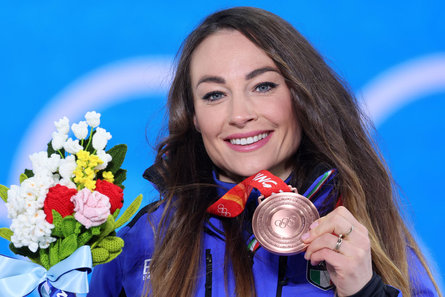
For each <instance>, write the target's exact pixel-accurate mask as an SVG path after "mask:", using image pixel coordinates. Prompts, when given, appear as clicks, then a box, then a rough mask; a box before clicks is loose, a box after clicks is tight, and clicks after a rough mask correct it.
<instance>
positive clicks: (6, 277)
mask: <svg viewBox="0 0 445 297" xmlns="http://www.w3.org/2000/svg"><path fill="white" fill-rule="evenodd" d="M92 263H93V262H92V258H91V248H90V246H82V247H80V248H78V249H77V250H76V251H75V252H74V253H73V254H72V255H71V256H69V257H68V258H66V259H65V260H63V261H61V262H59V263H57V264H56V265H54V266H52V267H51V268H50V269H49V270H46V269H45V268H44V267H43V266H41V265H39V264H35V263H32V262H29V261H26V260H19V259H13V258H9V257H6V256H3V255H0V297H22V296H25V295H27V294H29V293H31V292H32V291H34V290H35V289H36V288H37V287H38V286H39V285H40V284H42V283H44V282H45V281H48V282H49V283H50V284H51V285H52V286H53V287H55V288H57V289H60V290H64V291H67V292H72V293H77V294H86V293H88V273H90V272H91V269H92Z"/></svg>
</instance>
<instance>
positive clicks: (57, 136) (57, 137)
mask: <svg viewBox="0 0 445 297" xmlns="http://www.w3.org/2000/svg"><path fill="white" fill-rule="evenodd" d="M51 136H52V138H53V139H52V140H51V145H52V146H53V149H54V150H55V151H58V150H60V149H61V148H62V147H63V144H64V143H65V141H66V139H67V138H68V135H67V134H63V133H60V132H53V134H52V135H51Z"/></svg>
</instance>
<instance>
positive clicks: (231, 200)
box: [207, 170, 290, 218]
mask: <svg viewBox="0 0 445 297" xmlns="http://www.w3.org/2000/svg"><path fill="white" fill-rule="evenodd" d="M253 188H256V189H258V190H259V191H260V193H261V194H262V195H264V197H266V198H267V197H269V196H270V195H272V193H280V192H290V189H289V186H288V185H286V183H285V182H284V181H283V180H281V178H279V177H276V176H275V175H273V174H272V173H270V172H269V171H267V170H261V171H260V172H258V173H257V174H254V175H252V176H250V177H248V178H246V179H245V180H243V181H242V182H240V183H239V184H237V185H236V186H235V187H233V188H232V189H231V190H229V191H228V192H227V193H226V194H224V196H222V197H221V198H219V199H218V201H216V202H215V203H213V204H212V205H210V206H209V208H207V212H209V213H211V214H214V215H217V216H222V217H228V218H234V217H236V216H238V215H239V214H240V213H242V212H243V210H244V208H245V206H246V203H247V198H249V195H250V192H252V189H253Z"/></svg>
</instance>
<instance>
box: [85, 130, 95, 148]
mask: <svg viewBox="0 0 445 297" xmlns="http://www.w3.org/2000/svg"><path fill="white" fill-rule="evenodd" d="M92 139H93V128H91V131H90V137H89V138H88V144H87V146H86V147H85V150H86V149H88V147H89V146H90V143H91V140H92Z"/></svg>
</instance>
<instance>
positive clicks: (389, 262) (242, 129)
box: [90, 7, 440, 297]
mask: <svg viewBox="0 0 445 297" xmlns="http://www.w3.org/2000/svg"><path fill="white" fill-rule="evenodd" d="M168 108H169V123H168V125H169V126H168V127H169V135H168V137H167V138H166V139H165V140H164V141H162V142H161V143H160V144H159V147H158V154H157V158H156V161H155V164H154V165H153V166H152V167H151V168H149V169H148V170H147V171H146V173H145V176H146V177H147V179H149V180H150V181H152V182H153V183H154V184H155V185H156V187H157V188H158V189H159V191H160V193H161V194H160V199H159V201H158V202H156V203H155V204H153V205H151V206H148V207H146V208H144V209H143V210H142V211H141V212H140V213H139V215H137V216H136V217H135V219H134V220H133V221H132V222H131V223H130V224H129V225H128V226H127V227H125V228H123V229H122V230H121V231H120V236H121V237H123V238H124V239H125V242H127V243H128V244H126V246H125V247H124V251H123V253H122V254H121V255H120V256H119V257H118V258H117V259H116V260H115V261H114V262H111V263H110V264H107V265H103V266H99V267H98V269H97V270H96V271H95V272H94V274H93V278H92V288H91V293H90V296H141V295H143V296H149V295H150V296H156V297H171V296H182V297H189V296H206V297H207V296H223V295H228V296H237V297H248V296H300V295H309V296H332V295H333V294H336V295H338V296H350V295H354V296H397V295H400V294H401V293H403V295H404V296H421V295H425V296H436V295H440V293H439V292H438V290H437V289H436V286H435V283H434V280H433V279H432V277H431V273H430V272H429V268H428V266H427V264H426V263H425V261H424V259H423V256H422V253H421V252H420V250H419V248H418V247H417V244H416V242H415V241H414V239H413V238H412V236H411V234H410V232H409V231H408V230H407V228H406V227H405V224H404V222H403V221H402V219H401V217H400V215H399V212H398V209H397V207H396V198H395V197H394V196H393V194H392V183H391V178H390V176H389V174H388V172H387V171H386V169H385V166H384V164H382V162H381V158H380V156H379V154H378V152H376V151H375V149H374V145H373V144H372V143H371V141H370V139H369V135H368V132H367V131H366V129H365V127H367V123H366V121H365V119H364V117H363V116H362V114H361V112H360V110H359V109H358V107H357V104H356V101H355V99H354V97H353V96H352V95H351V94H350V93H349V92H348V91H347V89H346V88H345V86H344V85H343V83H342V81H341V80H340V79H339V78H338V77H337V75H336V74H335V73H334V72H333V71H332V70H331V69H330V68H329V67H328V66H327V65H326V63H325V62H324V61H323V59H322V58H321V57H320V55H319V54H318V53H317V52H316V50H315V49H313V47H312V46H311V45H310V44H309V43H308V42H307V41H306V40H305V39H304V38H303V37H302V36H301V35H300V34H299V33H298V32H297V31H296V30H295V29H294V28H293V27H292V26H291V25H290V24H288V23H287V22H286V21H284V20H282V19H281V18H279V17H278V16H276V15H273V14H271V13H269V12H267V11H264V10H260V9H256V8H249V7H240V8H232V9H228V10H223V11H220V12H217V13H215V14H212V15H210V16H209V17H207V18H206V19H205V20H204V22H203V23H202V24H200V25H199V26H198V27H197V28H196V29H195V30H194V31H193V32H192V33H191V34H190V35H189V36H188V38H187V39H186V41H185V43H184V46H183V48H182V51H181V55H180V58H179V61H178V65H177V71H176V74H175V77H174V80H173V82H172V86H171V88H170V92H169V98H168ZM265 170H268V171H269V172H267V171H265ZM258 172H259V173H258ZM270 172H271V173H272V174H274V175H275V176H274V175H272V174H270ZM283 180H284V181H285V182H283ZM235 183H239V184H235ZM286 184H289V185H293V186H296V187H297V189H298V190H299V192H300V193H304V196H305V197H307V198H308V199H310V201H309V200H308V199H306V198H305V197H303V196H301V195H299V194H297V193H296V190H295V189H294V188H292V187H291V190H292V192H293V193H291V194H286V193H279V194H277V192H288V191H289V187H288V186H287V185H286ZM278 185H282V186H281V187H279V186H278ZM253 186H255V187H257V188H259V189H260V191H261V193H262V194H263V195H264V196H265V197H266V198H264V196H261V197H260V198H258V196H259V195H260V193H259V192H257V191H254V192H252V194H250V193H251V188H252V187H253ZM275 186H277V187H275ZM266 193H267V194H266ZM249 194H250V196H249ZM283 194H284V196H283ZM268 195H270V196H268ZM297 196H298V199H300V201H303V202H304V203H297V202H295V203H294V204H292V203H291V202H290V201H291V200H292V199H296V200H298V199H297V198H296V197H297ZM273 197H275V198H273ZM277 197H278V198H277ZM257 198H258V199H257ZM301 199H303V200H301ZM264 201H266V202H267V203H269V202H271V203H275V202H280V203H281V202H282V203H281V204H280V203H279V204H280V205H279V206H277V207H275V208H276V209H281V210H282V211H281V214H285V215H284V216H281V215H280V216H278V215H277V214H279V211H275V210H273V209H272V210H271V213H269V214H270V216H269V219H264V218H260V219H258V216H260V215H258V213H259V212H257V210H259V209H261V210H263V209H267V207H264V205H265V204H264V203H266V202H264ZM258 203H261V204H260V205H258ZM268 205H270V204H268ZM274 205H275V204H274ZM295 205H299V206H297V207H295ZM232 206H233V208H232ZM235 208H236V209H237V210H239V211H237V212H234V211H233V210H234V209H235ZM306 208H307V209H309V212H310V216H311V217H313V218H311V221H309V220H308V218H309V217H310V216H308V215H305V214H304V212H306V210H305V209H306ZM274 211H275V213H274ZM318 216H320V218H319V219H316V220H315V221H312V219H314V218H317V217H318ZM257 219H258V220H257ZM255 222H260V223H255ZM261 222H266V223H267V224H269V223H270V225H271V228H269V229H271V230H276V231H277V233H278V234H281V236H278V237H277V241H284V244H294V243H295V241H297V242H298V244H299V245H301V246H302V247H303V248H305V249H306V250H305V253H304V254H303V253H298V252H299V251H301V250H299V251H296V252H292V253H287V254H286V253H280V252H279V251H278V250H279V249H277V251H276V252H273V251H272V252H271V250H273V249H271V248H269V247H268V246H266V245H264V244H263V247H264V248H262V247H260V246H259V244H258V242H260V243H261V242H262V241H261V240H260V238H259V237H258V236H257V233H256V231H255V230H258V228H259V229H267V226H263V225H261ZM252 229H254V231H253V232H252ZM269 229H267V230H269ZM252 233H253V234H252ZM266 233H267V232H266ZM291 233H292V234H296V235H298V236H297V237H296V238H293V239H292V242H287V243H286V242H285V241H286V236H287V235H288V234H291ZM257 238H258V240H257ZM388 238H390V239H391V240H388ZM110 279H112V280H114V281H113V282H110V281H109V280H110Z"/></svg>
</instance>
